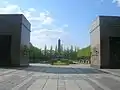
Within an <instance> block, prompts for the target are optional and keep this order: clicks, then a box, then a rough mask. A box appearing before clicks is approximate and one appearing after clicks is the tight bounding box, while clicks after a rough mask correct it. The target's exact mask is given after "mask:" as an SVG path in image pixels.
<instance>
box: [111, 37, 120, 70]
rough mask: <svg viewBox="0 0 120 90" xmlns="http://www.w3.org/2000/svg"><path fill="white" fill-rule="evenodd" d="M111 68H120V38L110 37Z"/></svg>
mask: <svg viewBox="0 0 120 90" xmlns="http://www.w3.org/2000/svg"><path fill="white" fill-rule="evenodd" d="M109 41H110V67H111V68H120V37H110V38H109Z"/></svg>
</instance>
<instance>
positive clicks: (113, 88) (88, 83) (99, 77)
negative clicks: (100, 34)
mask: <svg viewBox="0 0 120 90" xmlns="http://www.w3.org/2000/svg"><path fill="white" fill-rule="evenodd" d="M116 72H117V71H116ZM0 74H1V75H0V90H119V88H120V77H118V76H115V75H112V74H107V73H104V72H102V71H100V70H97V69H93V68H90V67H89V66H88V65H68V66H52V65H48V64H32V65H31V66H30V67H28V68H23V69H3V68H0Z"/></svg>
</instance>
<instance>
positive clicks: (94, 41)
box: [90, 18, 100, 68]
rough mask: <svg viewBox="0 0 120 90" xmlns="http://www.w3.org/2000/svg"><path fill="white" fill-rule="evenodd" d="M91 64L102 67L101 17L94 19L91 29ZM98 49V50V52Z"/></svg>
mask: <svg viewBox="0 0 120 90" xmlns="http://www.w3.org/2000/svg"><path fill="white" fill-rule="evenodd" d="M90 44H91V66H92V67H97V68H100V26H99V18H96V20H95V21H93V23H92V25H91V29H90ZM96 51H97V52H96Z"/></svg>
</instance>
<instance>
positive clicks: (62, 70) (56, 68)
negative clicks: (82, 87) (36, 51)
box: [0, 65, 105, 74]
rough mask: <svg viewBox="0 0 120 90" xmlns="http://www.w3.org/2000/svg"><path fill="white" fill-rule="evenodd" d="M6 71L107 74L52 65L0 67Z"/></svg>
mask: <svg viewBox="0 0 120 90" xmlns="http://www.w3.org/2000/svg"><path fill="white" fill-rule="evenodd" d="M1 68H4V69H16V70H24V71H30V72H40V73H53V74H58V73H59V74H102V73H105V72H103V71H100V70H97V69H93V68H89V67H81V68H80V67H79V68H78V67H64V66H63V67H59V66H50V65H48V66H47V65H46V66H44V65H39V66H35V65H32V66H31V65H30V66H29V67H0V69H1Z"/></svg>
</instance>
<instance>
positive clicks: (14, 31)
mask: <svg viewBox="0 0 120 90" xmlns="http://www.w3.org/2000/svg"><path fill="white" fill-rule="evenodd" d="M23 17H24V16H23V15H22V14H1V15H0V35H10V36H11V65H12V66H20V65H21V55H20V53H21V49H20V46H21V42H23V40H24V39H23V37H24V36H26V38H30V35H26V34H23V30H25V29H23V22H25V20H24V19H25V17H24V19H23ZM26 23H27V24H25V25H24V26H25V27H29V28H28V29H29V33H30V23H29V22H28V21H27V20H26ZM26 42H27V43H28V42H29V40H27V41H26ZM27 60H28V59H27ZM25 61H26V60H25ZM25 65H28V61H27V64H25Z"/></svg>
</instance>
